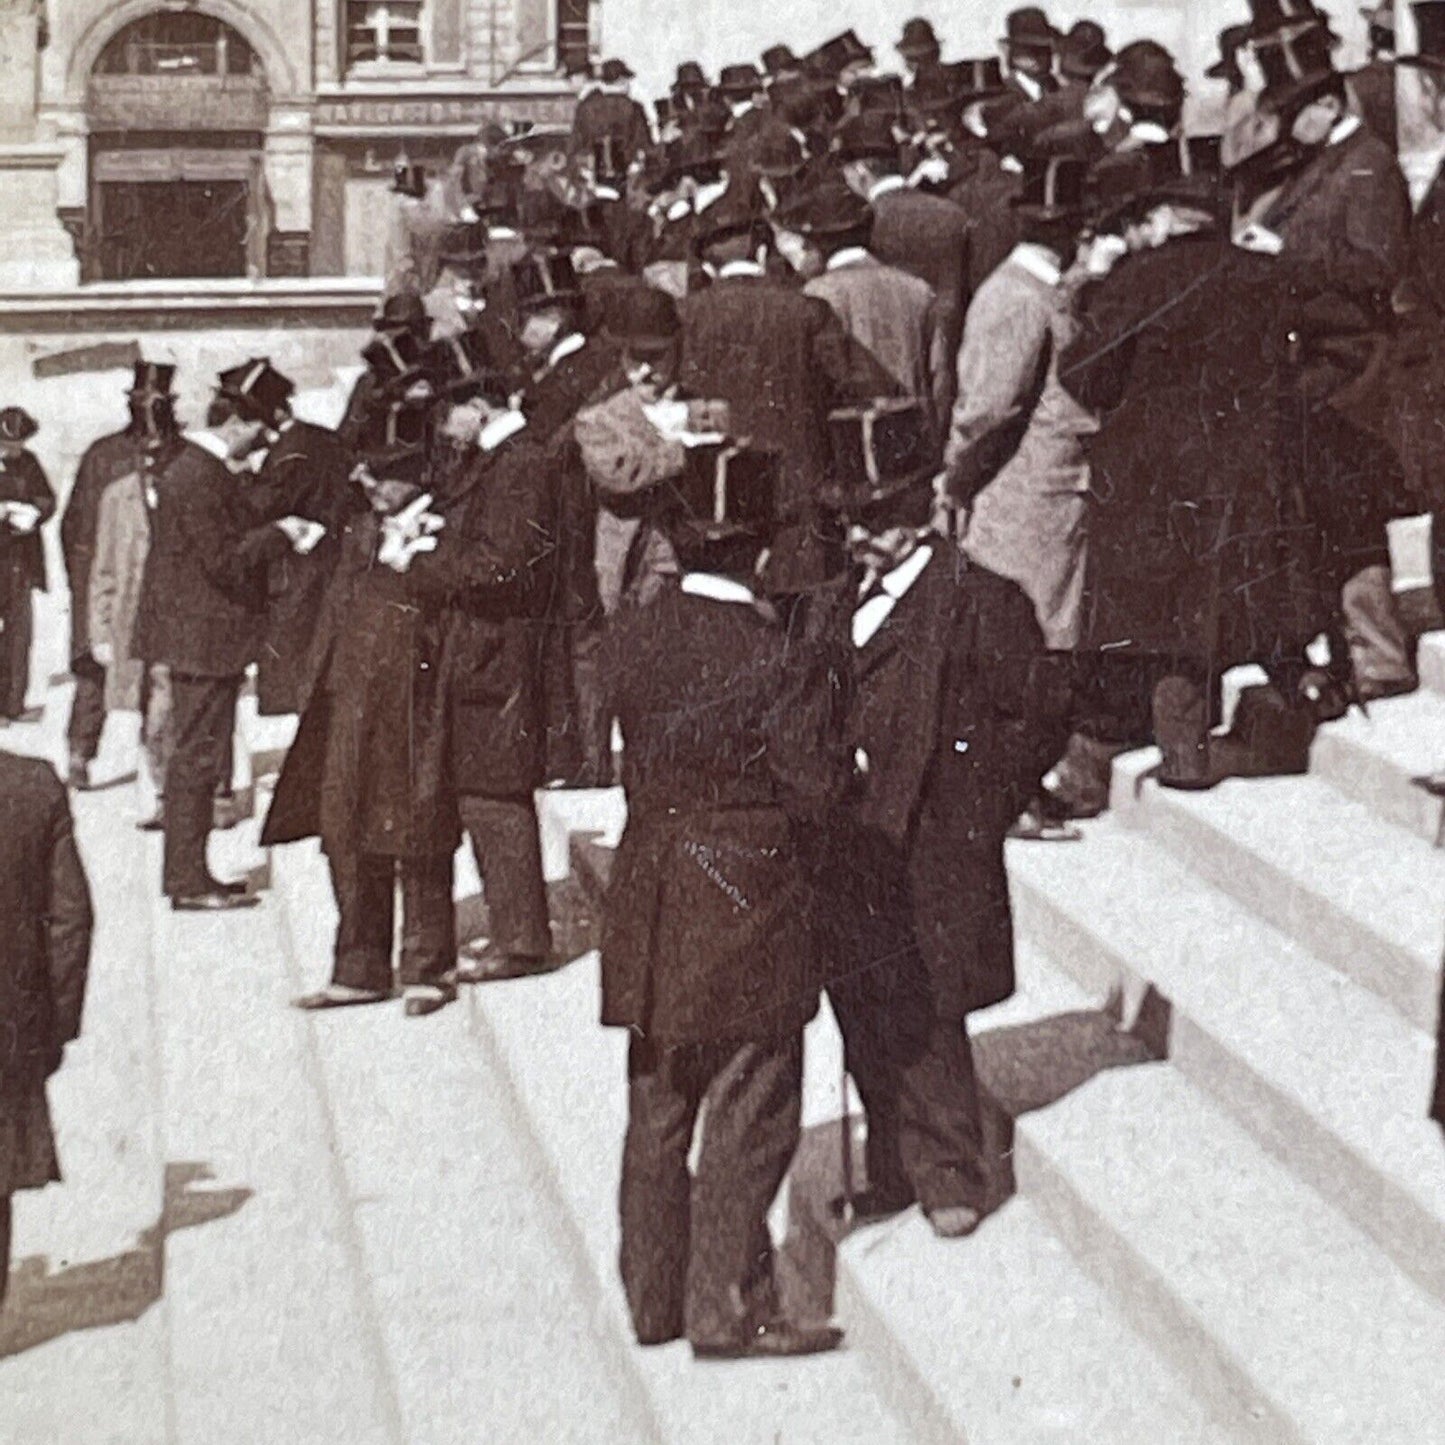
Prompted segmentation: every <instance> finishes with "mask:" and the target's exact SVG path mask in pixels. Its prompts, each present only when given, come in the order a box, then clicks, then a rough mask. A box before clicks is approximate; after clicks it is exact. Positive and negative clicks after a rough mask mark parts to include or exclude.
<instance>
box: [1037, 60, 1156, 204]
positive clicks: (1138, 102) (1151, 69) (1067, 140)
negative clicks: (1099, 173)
mask: <svg viewBox="0 0 1445 1445" xmlns="http://www.w3.org/2000/svg"><path fill="white" fill-rule="evenodd" d="M1183 113H1184V77H1183V76H1182V75H1180V73H1179V70H1178V67H1177V66H1176V65H1175V64H1174V57H1173V56H1171V55H1170V53H1169V52H1168V51H1167V50H1166V49H1165V48H1164V47H1163V46H1162V45H1159V44H1156V43H1155V42H1154V41H1152V40H1136V41H1134V42H1133V43H1132V44H1129V45H1126V46H1125V47H1124V48H1123V49H1122V50H1121V51H1120V52H1119V53H1118V55H1116V56H1115V57H1114V60H1113V62H1112V63H1111V64H1110V65H1109V66H1107V67H1106V68H1105V69H1104V70H1103V72H1102V73H1101V74H1100V75H1099V76H1098V78H1097V79H1096V80H1095V82H1094V84H1093V85H1092V86H1091V87H1090V89H1089V91H1088V93H1087V94H1086V96H1085V98H1084V102H1083V107H1082V112H1081V118H1080V120H1078V121H1074V122H1065V123H1064V124H1062V125H1058V126H1054V127H1052V128H1050V129H1049V130H1046V131H1043V132H1041V133H1039V134H1038V135H1037V140H1036V143H1037V146H1038V149H1040V150H1042V151H1047V152H1049V153H1051V154H1069V155H1076V156H1081V157H1082V158H1083V159H1085V160H1089V161H1096V160H1099V159H1101V158H1102V157H1103V156H1105V155H1109V154H1111V153H1112V154H1130V155H1133V156H1135V157H1137V159H1138V162H1139V174H1140V177H1141V179H1142V178H1143V177H1147V176H1148V175H1150V174H1151V173H1152V167H1153V166H1154V164H1155V162H1153V161H1152V160H1151V152H1153V151H1154V150H1156V149H1159V148H1163V149H1172V147H1173V145H1174V137H1175V135H1176V133H1177V131H1178V129H1179V124H1180V120H1181V118H1182V116H1183Z"/></svg>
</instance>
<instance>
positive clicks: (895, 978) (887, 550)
mask: <svg viewBox="0 0 1445 1445" xmlns="http://www.w3.org/2000/svg"><path fill="white" fill-rule="evenodd" d="M899 420H900V421H901V422H903V423H906V422H907V418H906V417H904V418H900V419H899ZM887 425H888V418H887V416H886V415H883V416H874V417H872V419H871V423H870V421H869V418H868V417H867V416H866V414H864V413H855V414H854V415H852V416H850V417H840V418H837V420H836V422H835V429H834V434H833V435H834V458H835V460H834V474H835V477H837V478H838V482H837V486H836V490H835V492H834V493H833V495H832V496H831V497H830V502H831V504H832V505H834V506H836V507H837V508H838V509H839V510H840V512H841V513H842V516H843V518H844V522H845V525H846V527H847V534H848V540H849V550H850V552H851V554H852V559H853V566H852V567H851V568H850V569H849V571H848V572H847V573H846V574H845V575H844V576H843V577H841V578H840V579H839V580H838V581H837V583H835V584H834V585H833V586H832V587H830V588H829V589H828V591H827V593H825V594H822V595H820V596H819V598H818V599H816V601H815V602H813V603H811V604H810V608H809V619H808V633H809V634H810V635H811V634H813V633H817V632H821V633H822V634H823V635H825V636H831V637H833V638H834V640H835V642H836V643H838V644H841V645H842V646H843V647H845V648H847V649H848V650H849V651H850V652H851V654H852V657H853V665H852V667H851V668H849V669H848V672H847V674H846V675H847V676H848V678H849V681H850V683H851V692H852V700H851V704H850V707H849V717H848V727H847V738H848V745H849V747H850V748H851V749H852V750H853V754H854V759H855V766H856V776H855V780H854V787H853V790H852V792H851V794H850V795H849V797H848V799H847V801H846V804H845V806H843V807H842V808H839V809H837V810H835V812H834V814H833V815H831V816H830V818H829V821H828V824H827V826H826V827H825V828H822V829H819V830H818V832H817V834H816V838H817V848H816V850H815V857H814V864H815V867H816V869H817V873H816V876H817V878H818V879H819V882H820V892H821V898H820V903H821V905H822V906H821V908H820V911H819V928H820V934H821V938H820V941H821V942H822V944H823V945H824V947H825V948H826V949H827V952H828V961H829V967H830V978H829V983H828V993H829V998H830V1000H831V1002H832V1004H833V1010H834V1013H835V1015H836V1016H837V1018H838V1022H839V1026H840V1028H841V1030H842V1033H843V1039H844V1049H845V1055H844V1057H845V1062H846V1065H847V1068H848V1071H849V1072H850V1073H851V1074H852V1075H853V1078H854V1081H855V1082H856V1084H857V1086H858V1092H859V1095H860V1097H861V1098H862V1101H863V1105H864V1109H865V1110H866V1113H867V1117H868V1147H867V1169H868V1188H867V1190H866V1191H864V1192H863V1193H862V1194H860V1195H858V1196H857V1197H855V1198H853V1199H851V1200H849V1199H845V1200H844V1201H842V1202H843V1203H844V1204H845V1205H849V1206H851V1207H852V1209H853V1211H854V1212H855V1213H856V1214H857V1215H858V1216H859V1217H860V1218H863V1219H868V1218H876V1217H878V1216H881V1215H884V1214H888V1213H892V1212H895V1211H897V1210H900V1209H904V1208H907V1206H908V1205H909V1204H910V1203H911V1202H913V1201H914V1200H917V1202H918V1203H919V1205H920V1206H921V1207H922V1209H923V1211H924V1213H925V1215H926V1216H927V1217H928V1219H929V1222H930V1223H931V1225H932V1227H933V1229H934V1231H935V1232H936V1233H937V1234H938V1235H940V1236H942V1237H946V1238H957V1237H961V1236H963V1235H967V1234H969V1233H971V1232H972V1231H973V1230H974V1229H975V1228H976V1227H977V1225H978V1222H979V1220H980V1218H981V1216H982V1214H983V1212H984V1210H985V1208H986V1207H987V1203H988V1198H989V1194H990V1189H989V1185H990V1182H991V1180H990V1169H989V1162H990V1161H988V1160H987V1159H986V1158H985V1156H984V1147H983V1146H984V1140H983V1126H982V1119H981V1113H980V1105H979V1096H978V1087H977V1083H976V1080H975V1076H974V1067H973V1054H972V1050H971V1048H970V1045H969V1039H968V1030H967V1017H968V1015H969V1013H971V1012H972V1011H973V1010H975V1009H979V1008H985V1007H988V1006H989V1005H990V1004H994V1003H997V1002H999V1001H1000V1000H1002V999H1005V998H1007V997H1008V996H1009V995H1010V994H1011V993H1012V992H1013V988H1014V969H1013V937H1012V926H1011V921H1010V914H1009V903H1008V883H1007V879H1006V876H1005V873H1004V860H1003V844H1004V837H1005V835H1006V833H1007V832H1008V829H1009V825H1010V824H1011V823H1012V821H1013V820H1014V818H1015V817H1016V816H1017V815H1018V811H1019V809H1020V808H1021V807H1022V806H1023V803H1024V801H1025V799H1026V798H1027V797H1028V796H1029V793H1030V790H1031V789H1032V788H1033V786H1034V784H1035V782H1036V780H1037V779H1038V777H1039V774H1040V773H1041V772H1042V770H1043V768H1044V767H1046V766H1047V764H1048V763H1049V762H1050V761H1051V760H1052V759H1053V758H1054V757H1055V756H1057V754H1058V749H1059V747H1060V746H1061V744H1062V733H1063V729H1062V727H1061V725H1060V718H1061V716H1062V714H1063V712H1064V711H1065V709H1066V706H1067V687H1066V683H1065V680H1064V679H1062V678H1060V677H1058V676H1056V675H1055V674H1054V673H1053V672H1051V671H1050V670H1049V669H1048V668H1047V667H1046V665H1045V664H1044V662H1043V643H1042V639H1041V637H1040V635H1039V629H1038V624H1037V622H1036V621H1035V619H1034V615H1033V609H1032V608H1031V607H1030V605H1029V601H1028V599H1027V597H1025V596H1024V594H1023V593H1022V592H1021V591H1020V590H1019V589H1018V588H1017V587H1016V586H1014V585H1013V584H1012V583H1010V582H1007V581H1005V580H1004V579H1003V578H1001V577H999V576H997V575H995V574H994V573H992V572H990V571H988V570H987V569H986V568H984V567H980V566H976V565H974V564H972V563H970V562H968V561H967V560H966V559H964V558H963V557H962V556H960V555H959V553H958V552H957V551H956V549H955V548H954V547H953V546H952V545H951V544H950V543H949V542H948V541H946V540H945V539H943V538H940V537H938V536H937V535H936V534H935V533H933V531H932V530H931V529H930V526H929V516H930V509H931V497H930V487H929V477H928V471H929V465H928V463H929V456H930V449H929V448H928V447H926V446H925V447H922V448H920V447H918V446H916V445H915V446H913V447H909V446H908V445H906V444H904V443H903V442H902V441H901V439H900V438H898V437H896V436H895V437H892V438H890V439H889V440H888V442H887V443H880V440H879V439H880V437H882V436H883V435H884V429H885V427H886V426H887ZM870 444H871V453H870ZM845 1177H846V1176H845Z"/></svg>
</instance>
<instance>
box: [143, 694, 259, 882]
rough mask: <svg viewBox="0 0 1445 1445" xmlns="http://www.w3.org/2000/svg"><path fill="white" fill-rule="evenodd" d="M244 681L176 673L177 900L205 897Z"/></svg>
mask: <svg viewBox="0 0 1445 1445" xmlns="http://www.w3.org/2000/svg"><path fill="white" fill-rule="evenodd" d="M240 688H241V679H240V678H239V677H194V676H191V675H189V674H187V673H180V672H174V671H173V672H172V673H171V727H172V735H173V744H172V752H171V759H170V766H169V769H168V771H167V776H166V831H165V870H164V874H163V880H162V881H163V884H164V887H165V891H166V892H167V893H168V894H170V895H171V896H172V897H174V896H176V895H177V894H184V893H204V892H205V891H206V890H207V889H208V888H209V887H210V881H211V872H210V867H209V865H208V864H207V862H206V839H207V836H208V835H209V833H210V831H211V817H212V799H213V797H214V795H215V793H216V783H217V779H218V778H220V777H221V775H222V771H223V769H224V768H225V766H226V761H227V759H228V758H229V757H230V756H231V737H232V734H233V733H234V732H235V728H236V696H237V694H238V693H239V691H240Z"/></svg>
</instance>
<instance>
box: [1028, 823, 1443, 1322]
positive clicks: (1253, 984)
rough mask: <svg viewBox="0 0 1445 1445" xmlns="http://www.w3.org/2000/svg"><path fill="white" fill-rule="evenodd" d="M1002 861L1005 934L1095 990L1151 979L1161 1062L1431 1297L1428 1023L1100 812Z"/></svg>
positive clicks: (1438, 1190)
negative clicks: (1009, 902)
mask: <svg viewBox="0 0 1445 1445" xmlns="http://www.w3.org/2000/svg"><path fill="white" fill-rule="evenodd" d="M1066 854H1067V856H1065V855H1066ZM1009 873H1010V877H1011V879H1012V886H1013V896H1014V906H1015V920H1016V924H1017V927H1018V930H1019V932H1020V933H1021V934H1022V935H1024V936H1026V937H1027V938H1028V939H1030V940H1031V941H1032V942H1033V943H1034V944H1036V945H1037V946H1039V947H1041V948H1043V949H1045V950H1046V951H1047V953H1048V955H1049V957H1050V958H1052V959H1055V960H1057V961H1058V963H1059V966H1060V967H1062V968H1064V969H1065V970H1067V972H1068V973H1069V974H1070V976H1071V977H1072V978H1073V979H1074V980H1075V981H1076V982H1077V983H1078V984H1079V985H1080V986H1081V987H1082V988H1084V989H1086V990H1090V991H1092V992H1094V993H1095V994H1102V993H1104V992H1106V991H1110V990H1116V989H1119V988H1120V987H1121V986H1122V990H1123V992H1124V994H1125V995H1126V996H1127V997H1129V998H1130V999H1131V1000H1135V999H1138V998H1140V997H1142V996H1144V991H1145V990H1146V989H1152V990H1153V991H1154V994H1155V995H1156V997H1154V998H1153V999H1151V1003H1150V1006H1149V1008H1148V1009H1147V1010H1146V1013H1147V1014H1148V1015H1149V1017H1150V1023H1149V1024H1146V1027H1151V1026H1152V1027H1154V1028H1155V1029H1156V1031H1157V1032H1158V1033H1160V1034H1162V1035H1164V1036H1165V1037H1164V1038H1163V1039H1162V1040H1161V1042H1162V1043H1163V1044H1164V1045H1166V1046H1167V1051H1168V1057H1169V1059H1170V1062H1171V1063H1172V1064H1173V1065H1174V1067H1175V1068H1176V1069H1178V1070H1180V1071H1181V1072H1182V1073H1183V1074H1184V1075H1185V1076H1186V1077H1187V1078H1188V1079H1189V1080H1190V1081H1191V1082H1192V1083H1193V1084H1195V1085H1196V1086H1197V1087H1199V1088H1200V1089H1202V1090H1204V1091H1205V1092H1206V1093H1208V1094H1209V1095H1210V1096H1211V1098H1213V1099H1214V1101H1215V1102H1216V1103H1218V1104H1220V1105H1221V1106H1222V1107H1223V1108H1225V1109H1226V1110H1227V1111H1228V1112H1229V1113H1231V1114H1232V1115H1233V1116H1234V1118H1235V1120H1236V1121H1237V1122H1238V1123H1239V1124H1240V1125H1241V1126H1242V1127H1243V1128H1245V1129H1246V1130H1248V1131H1249V1132H1250V1133H1251V1134H1252V1135H1253V1136H1254V1137H1255V1139H1256V1141H1257V1142H1258V1143H1260V1144H1261V1145H1262V1146H1263V1147H1264V1148H1265V1149H1266V1150H1267V1151H1268V1152H1269V1153H1270V1154H1272V1155H1273V1156H1274V1157H1275V1158H1276V1159H1278V1160H1279V1161H1280V1162H1282V1163H1283V1164H1284V1165H1286V1167H1288V1168H1289V1169H1290V1170H1291V1171H1292V1172H1293V1173H1294V1174H1296V1175H1297V1176H1298V1177H1299V1178H1300V1179H1302V1180H1304V1181H1305V1182H1306V1183H1307V1184H1309V1185H1310V1186H1311V1187H1312V1188H1314V1189H1315V1190H1316V1191H1317V1192H1318V1193H1319V1194H1320V1195H1321V1196H1323V1197H1324V1198H1325V1199H1326V1200H1328V1201H1329V1202H1330V1203H1331V1204H1332V1205H1334V1206H1335V1207H1336V1208H1337V1209H1339V1210H1340V1211H1341V1212H1342V1213H1344V1214H1345V1215H1346V1216H1348V1217H1349V1218H1350V1219H1351V1220H1353V1222H1354V1223H1355V1225H1356V1226H1357V1227H1358V1228H1360V1229H1361V1230H1362V1231H1364V1232H1365V1233H1366V1234H1368V1235H1369V1236H1370V1238H1371V1239H1372V1240H1373V1241H1374V1242H1375V1243H1376V1244H1377V1245H1378V1246H1379V1247H1380V1248H1381V1249H1382V1250H1384V1251H1385V1253H1387V1254H1388V1255H1390V1257H1391V1258H1392V1259H1393V1260H1394V1261H1395V1263H1396V1264H1397V1265H1398V1266H1399V1267H1400V1268H1401V1269H1403V1270H1405V1272H1406V1273H1408V1274H1409V1275H1410V1277H1411V1278H1412V1279H1413V1280H1414V1281H1415V1282H1416V1283H1417V1284H1419V1285H1420V1286H1421V1287H1422V1288H1425V1289H1428V1290H1430V1291H1431V1292H1432V1293H1433V1294H1435V1295H1436V1296H1437V1297H1438V1298H1439V1299H1440V1300H1442V1301H1445V1154H1442V1152H1441V1149H1440V1137H1439V1132H1438V1130H1437V1129H1436V1127H1435V1125H1434V1124H1432V1123H1431V1122H1430V1121H1429V1120H1427V1119H1426V1118H1425V1110H1426V1101H1427V1100H1428V1098H1429V1094H1430V1089H1431V1086H1432V1082H1433V1077H1434V1068H1435V1044H1434V1039H1433V1037H1430V1036H1427V1035H1426V1034H1425V1033H1423V1032H1421V1031H1419V1030H1416V1029H1412V1028H1410V1027H1409V1026H1408V1025H1407V1024H1406V1023H1405V1022H1404V1021H1403V1020H1402V1019H1401V1018H1400V1016H1399V1015H1398V1014H1397V1013H1396V1012H1395V1011H1394V1010H1393V1009H1392V1008H1390V1007H1389V1005H1387V1004H1385V1003H1384V1002H1383V1001H1382V1000H1380V999H1378V998H1377V997H1375V996H1374V995H1373V994H1370V993H1368V992H1367V991H1366V990H1364V989H1363V988H1361V987H1359V986H1358V985H1357V984H1354V983H1351V982H1350V981H1349V980H1348V979H1347V978H1345V977H1343V976H1342V975H1340V974H1338V973H1335V972H1333V971H1332V970H1330V969H1328V968H1326V967H1324V966H1323V965H1322V964H1320V963H1319V962H1318V960H1317V959H1315V958H1313V957H1312V956H1311V955H1310V954H1309V953H1308V952H1307V951H1306V950H1305V949H1304V948H1303V947H1302V946H1301V945H1299V944H1298V943H1296V942H1294V941H1293V940H1292V939H1290V938H1288V937H1286V936H1285V935H1284V934H1281V933H1279V932H1277V931H1275V930H1274V929H1272V928H1269V927H1267V926H1265V925H1264V924H1262V923H1261V922H1260V921H1259V920H1258V919H1257V918H1255V917H1254V916H1252V915H1251V914H1250V913H1248V912H1247V910H1245V909H1243V908H1241V907H1240V906H1239V904H1238V903H1237V902H1235V901H1234V900H1233V899H1232V898H1230V897H1228V896H1227V895H1226V894H1224V893H1222V892H1219V891H1218V890H1216V889H1214V888H1211V887H1209V886H1208V885H1206V884H1203V883H1201V882H1199V880H1198V879H1197V878H1195V877H1194V876H1193V875H1192V874H1190V873H1189V872H1188V871H1187V870H1186V869H1185V868H1183V867H1182V866H1180V865H1179V864H1178V863H1176V862H1175V861H1174V860H1173V859H1172V858H1170V857H1168V856H1167V855H1165V854H1163V853H1162V852H1161V850H1160V849H1159V848H1158V847H1157V845H1155V844H1153V843H1152V842H1151V841H1150V840H1149V839H1147V838H1143V837H1139V836H1137V835H1131V834H1130V833H1129V832H1128V831H1127V830H1125V829H1122V828H1119V827H1117V826H1113V825H1111V824H1110V823H1109V822H1108V821H1107V820H1100V821H1099V822H1097V823H1094V824H1092V825H1090V827H1089V828H1088V832H1087V837H1086V839H1085V841H1084V842H1083V843H1082V844H1080V845H1078V846H1077V847H1074V848H1070V849H1063V848H1046V847H1038V846H1032V847H1031V846H1029V845H1027V844H1019V845H1011V850H1010V853H1009ZM1161 1021H1162V1023H1163V1026H1162V1027H1160V1026H1159V1025H1160V1022H1161Z"/></svg>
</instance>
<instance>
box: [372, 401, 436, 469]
mask: <svg viewBox="0 0 1445 1445" xmlns="http://www.w3.org/2000/svg"><path fill="white" fill-rule="evenodd" d="M431 415H432V413H431V405H430V403H428V402H412V401H396V402H391V403H389V404H388V405H386V406H383V407H376V408H374V409H373V410H372V411H371V412H369V413H368V414H367V416H366V419H365V420H364V421H363V422H362V426H361V432H360V435H359V437H358V438H357V448H356V449H357V453H358V461H359V464H360V465H361V466H362V467H364V468H365V469H366V470H367V471H368V472H370V473H371V475H372V476H373V477H375V478H377V480H378V481H398V482H411V483H413V484H414V485H417V486H422V485H424V484H425V481H426V470H427V451H428V443H429V441H430V437H431Z"/></svg>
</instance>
